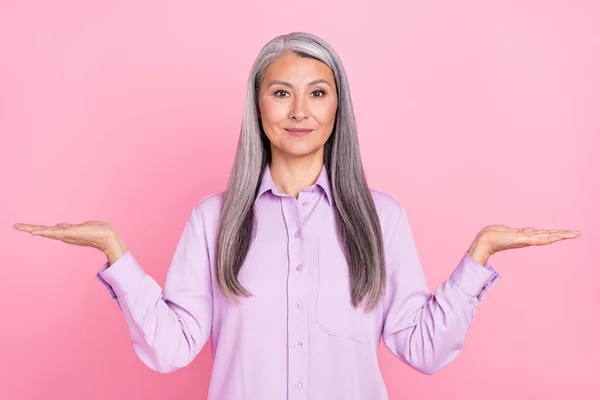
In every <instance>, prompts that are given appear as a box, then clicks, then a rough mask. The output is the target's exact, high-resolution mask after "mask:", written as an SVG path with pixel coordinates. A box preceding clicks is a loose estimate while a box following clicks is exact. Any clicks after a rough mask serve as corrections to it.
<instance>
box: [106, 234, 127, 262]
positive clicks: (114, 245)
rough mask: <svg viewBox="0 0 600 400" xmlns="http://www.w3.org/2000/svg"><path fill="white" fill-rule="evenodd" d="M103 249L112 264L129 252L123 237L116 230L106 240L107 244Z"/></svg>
mask: <svg viewBox="0 0 600 400" xmlns="http://www.w3.org/2000/svg"><path fill="white" fill-rule="evenodd" d="M103 251H104V255H106V258H107V260H108V263H109V264H110V265H112V264H113V263H114V262H115V261H117V260H118V259H119V258H120V257H121V256H122V255H123V254H125V253H126V252H127V246H126V245H125V242H124V241H123V239H121V237H120V236H119V235H118V234H117V233H116V232H114V233H113V234H111V236H110V238H109V239H108V241H107V242H106V246H105V248H104V250H103Z"/></svg>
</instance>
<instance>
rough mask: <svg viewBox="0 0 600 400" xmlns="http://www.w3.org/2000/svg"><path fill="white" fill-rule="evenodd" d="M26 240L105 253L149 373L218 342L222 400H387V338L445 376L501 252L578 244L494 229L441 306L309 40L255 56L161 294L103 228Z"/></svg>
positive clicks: (404, 354)
mask: <svg viewBox="0 0 600 400" xmlns="http://www.w3.org/2000/svg"><path fill="white" fill-rule="evenodd" d="M15 228H16V229H19V230H22V231H25V232H30V233H31V234H33V235H40V236H43V237H47V238H50V239H57V240H61V241H63V242H66V243H69V244H75V245H80V246H89V247H95V248H97V249H99V250H101V251H103V252H104V253H105V254H106V256H107V259H108V262H107V263H106V264H105V265H104V266H103V267H102V268H101V270H100V272H99V273H98V275H97V276H98V278H99V279H100V280H101V282H102V283H103V284H104V285H105V287H106V289H107V290H108V291H109V293H110V294H111V295H112V296H113V298H114V299H116V300H117V304H118V305H119V307H120V309H121V311H122V313H123V315H124V317H125V320H126V322H127V325H128V327H129V330H130V333H131V339H132V343H133V346H134V349H135V351H136V353H137V355H138V356H139V358H140V359H141V360H142V361H143V362H144V363H145V364H146V365H147V366H149V367H150V368H152V369H154V370H156V371H159V372H162V373H168V372H172V371H175V370H177V369H179V368H182V367H184V366H186V365H187V364H189V363H190V362H191V361H192V360H193V359H194V357H195V356H196V355H197V354H198V352H199V351H200V350H201V349H202V347H203V346H204V344H205V343H206V342H207V340H208V338H209V337H210V338H211V343H212V352H213V359H214V365H213V372H212V377H211V383H210V389H209V396H208V397H209V398H210V399H219V400H223V399H236V400H237V399H257V400H258V399H260V400H268V399H273V400H280V399H285V398H288V399H328V400H330V399H344V400H349V399H369V400H372V399H386V398H387V393H386V389H385V386H384V382H383V379H382V376H381V373H380V370H379V366H378V362H377V350H378V345H379V343H380V340H382V339H383V342H384V343H385V345H386V346H387V348H388V349H389V350H390V351H391V352H392V353H393V354H394V355H395V356H397V357H398V358H399V359H401V360H402V361H404V362H405V363H407V364H408V365H410V366H412V367H413V368H415V369H417V370H418V371H420V372H422V373H424V374H432V373H434V372H436V371H439V370H440V369H441V368H443V367H444V366H446V365H447V364H449V363H450V362H451V361H452V360H453V359H454V358H456V356H457V355H458V354H459V352H460V351H461V349H462V347H463V343H464V338H465V334H466V332H467V329H468V328H469V326H470V324H471V321H472V319H473V316H474V313H475V308H476V306H477V304H478V303H479V302H480V301H481V300H482V298H483V296H484V294H485V293H486V291H487V290H489V288H490V287H491V286H492V285H494V284H495V283H496V282H497V281H498V279H500V277H499V275H498V273H497V272H496V271H495V270H494V269H493V268H492V267H491V266H490V265H489V263H488V259H489V257H490V256H491V255H492V254H494V253H496V252H498V251H502V250H506V249H510V248H517V247H523V246H530V245H543V244H549V243H553V242H556V241H558V240H563V239H567V238H574V237H577V236H579V235H580V233H579V232H578V231H564V230H555V231H541V230H536V229H533V228H526V229H513V228H509V227H507V226H504V225H494V226H488V227H485V228H484V229H482V230H481V232H479V234H478V235H477V236H476V238H475V239H474V241H473V243H472V244H471V246H470V247H469V249H468V251H467V252H465V254H464V257H462V259H461V260H460V262H459V263H458V265H457V266H456V268H455V270H454V271H453V272H452V274H451V275H450V277H449V279H448V280H447V281H445V282H443V283H442V284H441V285H439V286H438V287H437V288H436V290H435V292H434V293H433V294H432V293H430V292H429V291H428V289H427V286H426V283H425V278H424V274H423V270H422V268H421V265H420V262H419V258H418V255H417V250H416V246H415V243H414V241H413V236H412V233H411V229H410V226H409V223H408V220H407V214H406V212H405V210H404V209H403V207H402V206H401V204H400V203H398V202H397V201H396V200H394V199H393V198H392V197H390V196H388V195H386V194H385V193H382V192H380V191H375V190H372V189H369V187H368V186H367V182H366V180H365V176H364V173H363V168H362V165H361V159H360V154H359V147H358V138H357V131H356V124H355V119H354V112H353V107H352V101H351V98H350V91H349V87H348V80H347V78H346V74H345V71H344V68H343V66H342V63H341V61H340V59H339V57H338V56H337V54H336V53H335V51H334V50H333V49H332V48H331V47H330V46H329V45H328V44H327V43H326V42H325V41H323V40H322V39H320V38H318V37H315V36H314V35H311V34H307V33H299V32H295V33H290V34H288V35H282V36H279V37H276V38H275V39H273V40H272V41H270V42H269V43H267V44H266V46H265V47H263V49H262V50H261V51H260V53H259V55H258V57H257V59H256V61H255V63H254V65H253V68H252V71H251V74H250V77H249V80H248V84H247V89H246V99H245V109H244V116H243V122H242V128H241V134H240V138H239V144H238V148H237V152H236V157H235V162H234V165H233V170H232V173H231V177H230V180H229V182H228V185H227V188H226V190H225V191H224V192H223V193H218V194H212V195H209V196H207V197H205V198H204V199H202V200H200V201H199V202H198V203H197V204H196V205H195V207H194V208H193V210H192V212H191V215H190V216H189V219H188V220H187V222H186V224H185V227H184V229H183V233H182V235H181V237H180V240H179V243H178V245H177V248H176V251H175V254H174V256H173V259H172V262H171V265H170V267H169V270H168V273H167V278H166V282H165V287H164V290H163V289H161V287H160V286H159V285H158V284H157V283H156V282H155V281H154V280H153V279H152V278H151V277H150V276H148V275H146V274H145V273H144V271H143V269H142V268H141V267H140V265H139V264H138V262H137V261H136V259H135V257H134V255H133V253H132V252H131V251H130V250H129V249H128V248H127V247H126V245H125V243H124V242H123V240H122V239H121V237H120V236H119V235H118V233H117V232H116V231H115V230H114V229H113V228H112V226H111V225H110V224H108V223H106V222H102V221H87V222H85V223H83V224H78V225H71V224H57V225H55V226H53V227H47V226H40V225H28V224H15Z"/></svg>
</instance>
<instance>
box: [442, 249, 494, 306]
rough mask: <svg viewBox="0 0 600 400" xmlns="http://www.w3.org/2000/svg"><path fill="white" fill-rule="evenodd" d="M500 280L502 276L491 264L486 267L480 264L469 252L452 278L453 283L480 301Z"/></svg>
mask: <svg viewBox="0 0 600 400" xmlns="http://www.w3.org/2000/svg"><path fill="white" fill-rule="evenodd" d="M500 279H501V277H500V274H499V273H498V272H497V271H496V270H495V269H494V268H493V267H492V266H491V265H490V264H489V263H486V264H485V266H483V265H481V264H479V263H478V262H477V261H475V260H474V259H473V257H471V255H470V254H469V252H466V253H465V255H464V256H463V258H462V260H461V261H460V262H459V264H458V266H457V267H456V269H455V270H454V272H452V275H451V276H450V281H452V283H454V284H455V285H456V286H458V287H459V288H460V289H461V290H462V291H463V292H465V293H466V294H468V295H469V296H471V297H473V298H476V299H477V300H479V301H481V300H482V299H483V297H484V296H485V294H486V293H487V291H488V290H489V289H490V288H491V287H492V286H494V285H495V284H496V283H497V282H498V281H499V280H500Z"/></svg>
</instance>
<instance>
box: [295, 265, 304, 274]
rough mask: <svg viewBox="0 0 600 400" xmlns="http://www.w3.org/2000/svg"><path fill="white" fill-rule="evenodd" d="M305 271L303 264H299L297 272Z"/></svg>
mask: <svg viewBox="0 0 600 400" xmlns="http://www.w3.org/2000/svg"><path fill="white" fill-rule="evenodd" d="M303 269H304V266H303V265H302V264H298V265H296V271H298V272H300V271H302V270H303Z"/></svg>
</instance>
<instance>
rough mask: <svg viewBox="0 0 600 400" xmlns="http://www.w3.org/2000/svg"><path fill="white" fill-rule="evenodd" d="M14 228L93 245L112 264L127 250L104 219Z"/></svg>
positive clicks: (15, 225)
mask: <svg viewBox="0 0 600 400" xmlns="http://www.w3.org/2000/svg"><path fill="white" fill-rule="evenodd" d="M13 228H14V229H17V230H19V231H23V232H29V233H31V234H32V235H35V236H43V237H45V238H48V239H54V240H60V241H62V242H65V243H68V244H73V245H76V246H85V247H93V248H95V249H98V250H100V251H102V252H103V253H104V254H105V255H106V257H107V258H108V261H109V263H110V264H112V263H113V262H115V261H116V260H117V259H118V258H119V257H121V256H122V255H123V254H125V252H126V251H127V247H126V246H125V243H124V242H123V240H122V239H121V237H120V236H119V235H118V234H117V232H116V231H115V229H114V228H113V227H112V225H111V224H109V223H108V222H104V221H86V222H84V223H82V224H64V223H62V224H56V225H54V226H45V225H32V224H22V223H17V224H14V225H13Z"/></svg>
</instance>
